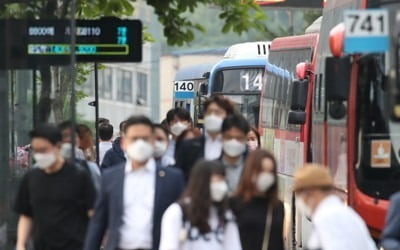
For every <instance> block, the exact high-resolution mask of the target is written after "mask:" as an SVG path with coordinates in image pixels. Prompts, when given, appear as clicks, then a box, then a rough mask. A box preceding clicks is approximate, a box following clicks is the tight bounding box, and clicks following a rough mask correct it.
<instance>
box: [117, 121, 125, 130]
mask: <svg viewBox="0 0 400 250" xmlns="http://www.w3.org/2000/svg"><path fill="white" fill-rule="evenodd" d="M125 124H126V120H125V121H122V122H120V123H119V131H125V130H124V127H125Z"/></svg>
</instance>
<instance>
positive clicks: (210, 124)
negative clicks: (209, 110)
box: [204, 115, 224, 132]
mask: <svg viewBox="0 0 400 250" xmlns="http://www.w3.org/2000/svg"><path fill="white" fill-rule="evenodd" d="M223 121H224V119H222V118H221V117H219V116H216V115H207V116H206V117H205V118H204V128H205V129H206V131H208V132H220V131H221V127H222V122H223Z"/></svg>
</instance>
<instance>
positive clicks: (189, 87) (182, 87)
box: [174, 81, 194, 92]
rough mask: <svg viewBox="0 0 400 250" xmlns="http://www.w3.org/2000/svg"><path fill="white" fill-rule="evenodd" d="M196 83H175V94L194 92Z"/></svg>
mask: <svg viewBox="0 0 400 250" xmlns="http://www.w3.org/2000/svg"><path fill="white" fill-rule="evenodd" d="M193 90H194V83H193V82H192V81H176V82H175V83H174V91H175V92H193Z"/></svg>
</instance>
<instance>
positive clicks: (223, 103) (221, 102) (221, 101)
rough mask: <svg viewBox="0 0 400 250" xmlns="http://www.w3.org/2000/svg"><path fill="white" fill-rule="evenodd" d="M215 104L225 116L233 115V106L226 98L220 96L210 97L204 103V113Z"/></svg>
mask: <svg viewBox="0 0 400 250" xmlns="http://www.w3.org/2000/svg"><path fill="white" fill-rule="evenodd" d="M212 103H215V104H217V105H218V107H220V108H222V109H223V110H225V112H226V114H227V115H232V114H234V113H235V106H234V105H233V103H232V101H231V100H229V99H228V98H226V97H223V96H220V95H214V96H211V97H210V98H209V99H207V100H206V101H205V102H204V111H207V108H208V107H209V106H210V105H211V104H212Z"/></svg>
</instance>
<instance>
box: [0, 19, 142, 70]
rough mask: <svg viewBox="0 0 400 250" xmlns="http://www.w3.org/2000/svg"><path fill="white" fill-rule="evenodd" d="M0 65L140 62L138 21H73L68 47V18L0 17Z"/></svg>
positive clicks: (140, 37) (8, 66)
mask: <svg viewBox="0 0 400 250" xmlns="http://www.w3.org/2000/svg"><path fill="white" fill-rule="evenodd" d="M0 34H1V35H0V36H3V38H1V39H0V54H2V55H4V56H2V57H1V58H0V68H3V69H4V68H9V69H18V68H35V67H40V66H49V65H67V64H69V63H70V57H71V49H74V50H75V54H76V61H77V62H140V61H141V60H142V23H141V22H140V21H139V20H121V19H117V18H103V19H99V20H76V42H75V46H74V48H72V47H71V45H70V43H71V27H70V22H69V20H0Z"/></svg>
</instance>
